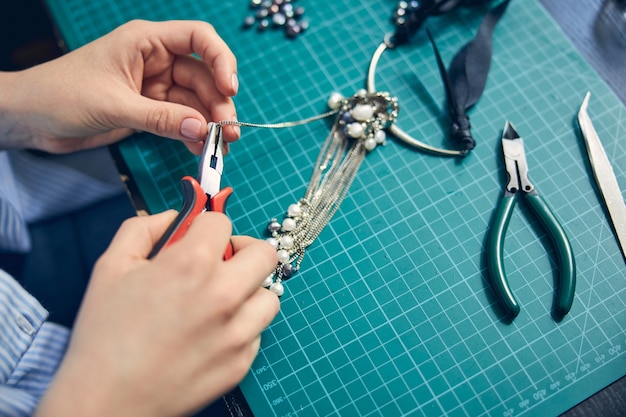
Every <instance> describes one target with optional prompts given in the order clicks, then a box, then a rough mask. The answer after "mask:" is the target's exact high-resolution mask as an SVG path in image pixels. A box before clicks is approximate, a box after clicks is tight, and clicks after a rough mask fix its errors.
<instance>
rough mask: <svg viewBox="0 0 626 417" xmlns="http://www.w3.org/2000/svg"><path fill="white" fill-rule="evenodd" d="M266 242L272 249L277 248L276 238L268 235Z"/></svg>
mask: <svg viewBox="0 0 626 417" xmlns="http://www.w3.org/2000/svg"><path fill="white" fill-rule="evenodd" d="M265 241H266V242H267V243H269V244H270V245H272V246H273V247H274V249H278V240H277V239H275V238H273V237H269V238H267V239H266V240H265Z"/></svg>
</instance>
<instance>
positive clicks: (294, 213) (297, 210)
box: [287, 204, 302, 217]
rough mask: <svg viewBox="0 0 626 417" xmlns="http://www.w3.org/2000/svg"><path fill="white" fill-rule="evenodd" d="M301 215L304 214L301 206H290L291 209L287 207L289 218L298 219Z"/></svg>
mask: <svg viewBox="0 0 626 417" xmlns="http://www.w3.org/2000/svg"><path fill="white" fill-rule="evenodd" d="M301 214H302V208H301V207H300V205H299V204H290V205H289V207H287V216H289V217H298V216H299V215H301Z"/></svg>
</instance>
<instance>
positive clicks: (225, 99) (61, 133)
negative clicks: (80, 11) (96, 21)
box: [0, 20, 239, 154]
mask: <svg viewBox="0 0 626 417" xmlns="http://www.w3.org/2000/svg"><path fill="white" fill-rule="evenodd" d="M194 53H195V54H196V55H197V56H198V57H199V58H200V59H197V58H195V57H194V56H192V54H194ZM237 89H238V81H237V62H236V59H235V57H234V55H233V54H232V52H231V51H230V49H229V48H228V46H227V45H226V44H225V43H224V41H223V40H222V39H221V38H220V37H219V36H218V35H217V33H216V32H215V30H214V29H213V27H212V26H211V25H210V24H208V23H205V22H200V21H167V22H148V21H139V20H136V21H131V22H129V23H126V24H124V25H122V26H120V27H119V28H117V29H115V30H114V31H112V32H110V33H109V34H107V35H105V36H103V37H101V38H99V39H96V40H95V41H93V42H91V43H89V44H87V45H85V46H83V47H81V48H79V49H77V50H75V51H72V52H70V53H68V54H66V55H64V56H62V57H60V58H57V59H55V60H53V61H50V62H47V63H44V64H41V65H38V66H35V67H32V68H29V69H27V70H24V71H19V72H12V73H0V138H2V139H0V149H3V148H4V149H7V148H35V149H40V150H44V151H48V152H52V153H64V152H71V151H76V150H80V149H85V148H92V147H96V146H101V145H106V144H110V143H112V142H114V141H116V140H119V139H121V138H123V137H125V136H128V135H129V134H131V133H133V132H134V131H148V132H151V133H154V134H156V135H159V136H164V137H168V138H172V139H179V140H183V141H185V143H186V145H187V147H188V148H189V149H190V150H191V151H192V152H193V153H195V154H199V153H200V152H201V149H202V141H203V139H204V138H205V136H206V134H207V121H220V120H233V119H236V112H235V106H234V104H233V101H232V99H231V97H232V96H234V95H235V94H236V93H237ZM224 135H225V139H226V141H233V140H236V139H237V138H238V137H239V129H238V128H237V127H233V126H227V127H226V128H225V132H224Z"/></svg>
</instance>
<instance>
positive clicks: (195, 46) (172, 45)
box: [143, 20, 239, 96]
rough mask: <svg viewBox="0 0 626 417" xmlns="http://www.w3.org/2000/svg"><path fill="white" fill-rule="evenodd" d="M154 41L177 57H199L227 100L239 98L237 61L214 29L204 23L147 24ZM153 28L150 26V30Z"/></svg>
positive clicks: (177, 21)
mask: <svg viewBox="0 0 626 417" xmlns="http://www.w3.org/2000/svg"><path fill="white" fill-rule="evenodd" d="M143 23H144V24H147V27H149V30H150V32H149V33H150V34H151V37H153V38H156V39H157V40H158V41H160V42H161V44H162V45H163V46H164V47H165V48H166V49H167V50H168V51H170V52H172V53H173V54H175V55H189V54H192V53H195V54H197V55H198V56H200V58H202V59H203V60H204V61H205V62H206V63H207V65H208V66H209V67H210V68H211V69H212V70H213V74H214V77H215V82H216V86H217V89H218V90H219V91H220V92H221V93H222V94H224V95H226V96H233V95H235V94H237V90H238V86H239V82H238V80H237V59H236V58H235V55H233V53H232V52H231V50H230V48H229V47H228V45H226V43H225V42H224V40H223V39H222V38H221V37H220V36H219V35H218V34H217V32H216V31H215V29H214V28H213V26H211V25H210V24H209V23H206V22H202V21H188V20H186V21H182V20H171V21H167V22H160V23H151V22H143ZM148 25H149V26H148Z"/></svg>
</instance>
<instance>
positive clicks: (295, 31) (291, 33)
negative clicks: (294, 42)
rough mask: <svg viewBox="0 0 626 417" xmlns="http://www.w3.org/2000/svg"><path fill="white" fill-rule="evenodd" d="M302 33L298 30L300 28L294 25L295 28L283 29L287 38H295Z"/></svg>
mask: <svg viewBox="0 0 626 417" xmlns="http://www.w3.org/2000/svg"><path fill="white" fill-rule="evenodd" d="M301 32H302V29H301V28H300V26H298V25H295V26H287V28H286V29H285V33H286V34H287V36H288V37H290V38H295V37H296V36H298V35H299V34H300V33H301Z"/></svg>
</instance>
